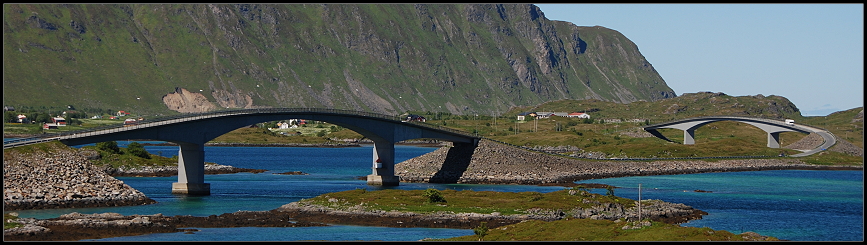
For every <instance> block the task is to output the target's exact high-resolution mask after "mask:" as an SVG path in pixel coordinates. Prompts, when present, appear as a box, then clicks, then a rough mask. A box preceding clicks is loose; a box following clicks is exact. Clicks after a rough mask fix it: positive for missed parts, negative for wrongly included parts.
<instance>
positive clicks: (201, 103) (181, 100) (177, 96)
mask: <svg viewBox="0 0 867 245" xmlns="http://www.w3.org/2000/svg"><path fill="white" fill-rule="evenodd" d="M163 103H164V104H165V105H166V107H168V108H169V110H173V111H177V112H182V113H189V112H207V111H210V110H213V109H216V108H217V106H216V105H214V103H212V102H210V101H208V98H206V97H205V96H204V95H202V94H200V93H193V92H190V91H187V89H185V88H175V92H173V93H169V94H166V95H164V96H163Z"/></svg>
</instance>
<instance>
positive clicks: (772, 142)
mask: <svg viewBox="0 0 867 245" xmlns="http://www.w3.org/2000/svg"><path fill="white" fill-rule="evenodd" d="M768 147H769V148H780V132H776V133H768Z"/></svg>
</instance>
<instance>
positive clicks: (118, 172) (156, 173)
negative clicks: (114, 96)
mask: <svg viewBox="0 0 867 245" xmlns="http://www.w3.org/2000/svg"><path fill="white" fill-rule="evenodd" d="M102 170H103V171H104V172H105V173H107V174H108V175H111V176H114V177H168V176H176V175H178V166H177V165H174V166H139V167H136V168H126V167H123V166H121V167H118V168H112V167H109V166H105V167H103V168H102ZM266 171H267V170H264V169H249V168H236V167H233V166H228V165H221V164H216V163H205V174H231V173H240V172H250V173H255V174H258V173H262V172H266Z"/></svg>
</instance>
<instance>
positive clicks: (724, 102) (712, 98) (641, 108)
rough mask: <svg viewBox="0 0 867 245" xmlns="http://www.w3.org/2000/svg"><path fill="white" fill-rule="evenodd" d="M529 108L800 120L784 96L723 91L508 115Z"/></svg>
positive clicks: (617, 115)
mask: <svg viewBox="0 0 867 245" xmlns="http://www.w3.org/2000/svg"><path fill="white" fill-rule="evenodd" d="M526 111H552V112H553V111H560V112H587V113H588V114H591V116H592V117H593V118H597V119H599V118H611V119H642V121H643V120H644V119H647V120H649V121H650V123H661V122H666V121H672V120H677V119H683V118H689V117H699V116H716V115H728V116H745V117H761V118H771V119H780V120H782V119H784V118H791V119H796V120H801V119H803V118H804V117H803V116H801V112H800V110H799V109H798V107H797V106H795V104H794V103H792V102H791V101H789V99H786V98H785V97H782V96H776V95H769V96H764V95H761V94H759V95H754V96H730V95H727V94H725V93H722V92H698V93H684V94H682V95H681V96H678V97H676V98H670V99H664V100H658V101H654V102H646V101H637V102H632V103H613V102H608V101H600V100H560V101H552V102H547V103H543V104H540V105H536V106H527V107H515V108H512V110H510V111H509V114H515V115H517V114H518V113H521V112H526Z"/></svg>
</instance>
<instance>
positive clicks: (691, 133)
mask: <svg viewBox="0 0 867 245" xmlns="http://www.w3.org/2000/svg"><path fill="white" fill-rule="evenodd" d="M683 144H684V145H695V129H687V130H684V131H683Z"/></svg>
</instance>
